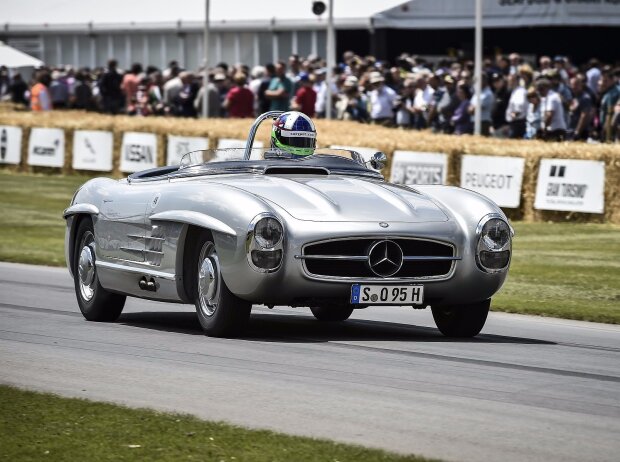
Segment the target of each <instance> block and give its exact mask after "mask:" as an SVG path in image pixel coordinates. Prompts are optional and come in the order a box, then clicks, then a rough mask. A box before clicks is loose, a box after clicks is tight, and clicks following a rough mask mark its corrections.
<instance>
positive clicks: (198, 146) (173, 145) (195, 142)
mask: <svg viewBox="0 0 620 462" xmlns="http://www.w3.org/2000/svg"><path fill="white" fill-rule="evenodd" d="M204 149H209V138H204V137H200V136H173V135H168V153H167V155H166V165H179V164H180V163H181V158H182V157H183V156H184V155H185V154H187V153H188V152H192V151H200V150H204Z"/></svg>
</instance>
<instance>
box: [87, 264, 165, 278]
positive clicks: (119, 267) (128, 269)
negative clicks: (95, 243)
mask: <svg viewBox="0 0 620 462" xmlns="http://www.w3.org/2000/svg"><path fill="white" fill-rule="evenodd" d="M95 265H97V266H101V267H103V268H107V269H110V270H115V271H124V272H126V273H137V274H143V275H146V276H152V277H155V278H161V279H168V280H170V281H174V280H175V279H176V276H175V274H174V273H165V272H163V271H153V270H151V269H143V268H136V267H133V266H126V265H119V264H118V263H111V262H107V261H101V260H96V261H95Z"/></svg>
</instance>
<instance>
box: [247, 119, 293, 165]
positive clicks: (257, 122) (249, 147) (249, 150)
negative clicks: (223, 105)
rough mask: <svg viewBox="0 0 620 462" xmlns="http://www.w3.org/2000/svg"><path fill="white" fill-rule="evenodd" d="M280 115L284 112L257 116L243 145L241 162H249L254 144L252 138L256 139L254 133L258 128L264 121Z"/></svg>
mask: <svg viewBox="0 0 620 462" xmlns="http://www.w3.org/2000/svg"><path fill="white" fill-rule="evenodd" d="M280 114H284V111H269V112H265V113H264V114H261V115H259V116H258V117H257V118H256V120H255V121H254V123H253V124H252V126H251V127H250V133H249V134H248V139H247V141H246V143H245V151H244V152H243V160H250V156H251V155H252V145H253V144H254V138H255V137H256V131H257V130H258V126H259V125H260V124H261V122H263V121H264V120H266V119H269V118H276V117H277V116H279V115H280Z"/></svg>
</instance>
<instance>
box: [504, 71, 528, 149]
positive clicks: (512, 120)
mask: <svg viewBox="0 0 620 462" xmlns="http://www.w3.org/2000/svg"><path fill="white" fill-rule="evenodd" d="M508 79H509V82H510V87H511V88H513V90H512V93H511V94H510V99H509V100H508V106H507V107H506V121H507V122H508V126H509V128H510V129H509V135H508V136H509V137H510V138H517V139H521V138H523V136H524V135H525V128H526V122H525V118H526V116H527V107H528V100H527V90H526V89H525V87H524V86H523V85H521V84H520V83H519V77H518V75H516V74H512V75H510V76H509V77H508Z"/></svg>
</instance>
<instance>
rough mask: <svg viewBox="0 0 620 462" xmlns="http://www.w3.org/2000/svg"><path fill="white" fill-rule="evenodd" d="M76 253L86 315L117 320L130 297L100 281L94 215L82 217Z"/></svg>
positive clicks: (76, 271) (75, 278) (77, 279)
mask: <svg viewBox="0 0 620 462" xmlns="http://www.w3.org/2000/svg"><path fill="white" fill-rule="evenodd" d="M73 255H74V260H73V283H74V286H75V294H76V296H77V301H78V305H79V306H80V311H81V312H82V315H83V316H84V317H85V318H86V319H88V320H89V321H103V322H112V321H116V320H117V319H118V317H119V316H120V315H121V312H122V311H123V307H124V306H125V299H126V298H127V297H125V296H124V295H119V294H114V293H112V292H108V291H107V290H105V289H104V288H103V287H101V284H100V283H99V277H98V275H97V266H96V264H95V263H96V262H95V231H94V229H93V223H92V221H91V219H90V218H84V219H82V220H81V221H80V223H79V225H78V229H77V234H76V239H75V249H74V252H73Z"/></svg>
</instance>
